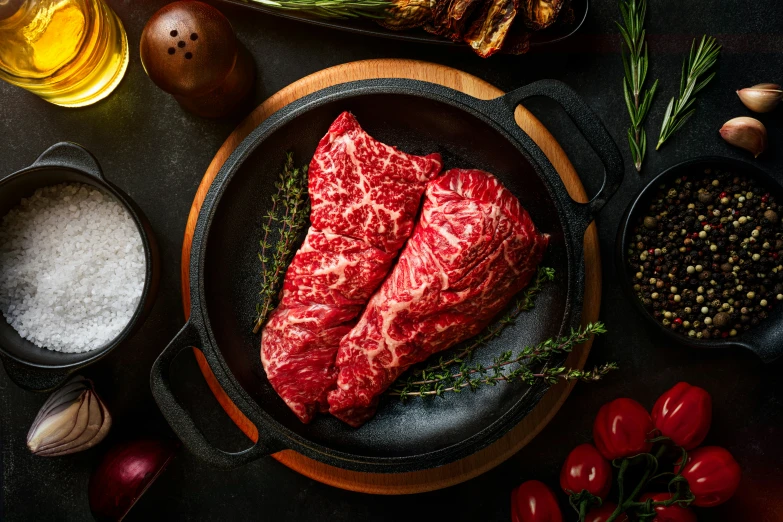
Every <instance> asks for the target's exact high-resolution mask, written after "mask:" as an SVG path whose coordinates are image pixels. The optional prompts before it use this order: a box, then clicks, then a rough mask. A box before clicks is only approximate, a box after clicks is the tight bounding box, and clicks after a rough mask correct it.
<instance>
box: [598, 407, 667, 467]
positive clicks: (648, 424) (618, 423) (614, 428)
mask: <svg viewBox="0 0 783 522" xmlns="http://www.w3.org/2000/svg"><path fill="white" fill-rule="evenodd" d="M654 430H655V426H654V425H653V422H652V419H651V418H650V414H649V413H647V410H645V409H644V406H642V405H641V404H639V403H638V402H636V401H635V400H633V399H615V400H613V401H612V402H609V403H607V404H604V405H603V406H601V409H600V410H598V415H596V417H595V423H594V424H593V441H594V442H595V445H596V447H597V448H598V451H600V452H601V455H603V456H604V457H606V458H607V459H609V460H613V459H619V458H622V457H631V456H633V455H638V454H639V453H647V452H649V451H650V449H651V448H652V444H651V443H649V442H647V439H648V438H649V437H650V436H651V435H652V432H653V431H654Z"/></svg>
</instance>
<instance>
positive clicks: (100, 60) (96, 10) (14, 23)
mask: <svg viewBox="0 0 783 522" xmlns="http://www.w3.org/2000/svg"><path fill="white" fill-rule="evenodd" d="M127 66H128V39H127V37H126V36H125V29H124V28H123V27H122V22H120V19H119V18H118V17H117V15H116V14H115V13H114V11H112V10H111V8H109V6H108V5H106V4H105V3H104V1H103V0H0V79H2V80H5V81H7V82H9V83H11V84H13V85H18V86H19V87H22V88H24V89H27V90H29V91H30V92H33V93H35V94H37V95H38V96H40V97H41V98H43V99H44V100H47V101H49V102H51V103H54V104H57V105H62V106H65V107H81V106H84V105H89V104H91V103H95V102H97V101H98V100H101V99H103V98H105V97H106V96H108V95H109V93H111V92H112V91H113V90H114V88H115V87H117V84H119V83H120V80H121V79H122V76H123V75H124V74H125V69H126V68H127Z"/></svg>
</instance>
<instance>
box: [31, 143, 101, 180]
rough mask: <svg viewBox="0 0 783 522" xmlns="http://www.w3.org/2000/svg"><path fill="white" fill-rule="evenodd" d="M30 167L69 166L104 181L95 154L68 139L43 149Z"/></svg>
mask: <svg viewBox="0 0 783 522" xmlns="http://www.w3.org/2000/svg"><path fill="white" fill-rule="evenodd" d="M30 167H55V168H70V169H73V170H78V171H79V172H84V173H85V174H89V175H90V176H92V177H94V178H98V179H99V180H101V181H106V178H105V177H104V176H103V170H101V166H100V165H99V164H98V160H97V159H95V156H93V155H92V153H90V151H88V150H87V149H85V148H84V147H82V146H81V145H78V144H76V143H72V142H70V141H61V142H60V143H55V144H54V145H52V146H51V147H49V148H48V149H46V150H45V151H43V153H42V154H41V155H40V156H38V159H36V160H35V161H34V162H33V164H32V165H30Z"/></svg>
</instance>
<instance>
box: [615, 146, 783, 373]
mask: <svg viewBox="0 0 783 522" xmlns="http://www.w3.org/2000/svg"><path fill="white" fill-rule="evenodd" d="M706 169H711V170H712V171H716V170H719V171H728V172H732V173H735V174H738V175H743V176H746V177H748V178H752V179H754V180H756V181H757V182H758V183H759V184H761V185H762V186H764V187H765V188H766V189H767V190H768V191H769V193H770V194H772V195H774V196H775V198H777V200H778V201H783V187H781V185H780V183H778V182H777V181H776V180H775V179H774V178H773V177H772V176H770V175H769V174H767V173H766V172H764V171H763V170H761V169H759V168H758V167H756V166H754V165H751V164H749V163H745V162H744V161H739V160H735V159H730V158H721V157H704V158H696V159H692V160H688V161H684V162H682V163H678V164H677V165H674V166H673V167H669V168H668V169H666V170H665V171H663V172H662V173H661V174H659V175H658V176H656V177H655V178H654V179H653V180H652V181H650V183H648V184H647V186H646V187H644V189H642V191H641V192H640V193H639V195H638V196H637V197H636V198H635V199H634V200H633V201H632V202H631V204H630V205H629V206H628V209H627V210H626V211H625V214H624V215H623V218H622V220H621V221H620V229H619V231H618V232H617V241H616V251H615V260H616V263H617V268H618V271H619V274H620V285H621V286H622V288H623V292H624V293H625V294H626V296H627V297H628V299H629V300H630V301H631V302H632V303H633V305H634V307H635V308H636V309H637V310H638V311H639V313H640V314H642V316H644V317H645V318H646V319H647V321H648V322H649V323H650V324H651V325H653V326H654V328H656V329H657V330H659V331H660V332H662V333H663V334H664V335H665V336H666V337H668V338H669V339H671V340H672V341H675V342H678V343H680V344H685V345H687V346H692V347H694V348H725V347H729V346H741V347H743V348H747V349H748V350H751V351H753V352H755V353H756V354H758V356H759V357H761V358H762V360H764V361H765V362H770V361H773V360H775V359H777V358H778V357H780V356H781V355H783V305H778V306H776V307H775V308H774V309H773V311H772V313H771V314H770V316H769V317H768V318H767V319H766V320H764V321H763V322H761V323H759V325H758V326H756V327H755V328H752V329H750V330H748V331H747V332H743V333H741V334H740V335H737V336H735V337H727V338H725V339H710V340H702V339H693V338H691V337H687V336H685V335H682V334H679V333H677V332H674V331H672V330H670V329H669V328H666V327H664V326H663V325H662V324H661V323H659V322H658V321H657V320H656V319H655V318H654V317H653V316H652V314H650V312H648V311H647V309H646V308H645V307H644V306H643V305H642V303H641V301H640V300H639V298H638V297H637V296H636V293H635V292H634V290H633V283H632V282H631V281H632V278H633V273H632V270H631V268H630V266H629V265H628V259H627V257H626V256H627V252H628V244H629V239H630V238H631V234H632V233H633V229H634V227H635V226H636V224H637V223H638V222H639V219H640V218H642V217H643V216H644V215H645V213H646V211H647V209H648V208H649V205H650V202H651V200H652V198H653V197H654V196H655V193H656V192H657V191H658V186H659V185H663V184H668V183H669V182H671V181H672V180H673V179H675V178H678V177H680V176H685V175H687V176H697V175H700V174H703V173H704V171H705V170H706Z"/></svg>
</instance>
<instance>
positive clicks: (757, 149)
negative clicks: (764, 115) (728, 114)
mask: <svg viewBox="0 0 783 522" xmlns="http://www.w3.org/2000/svg"><path fill="white" fill-rule="evenodd" d="M720 135H721V137H722V138H723V139H724V140H726V142H728V143H730V144H731V145H734V146H736V147H740V148H742V149H745V150H747V151H748V152H750V153H751V154H753V157H756V158H757V157H758V156H759V154H761V153H762V152H764V150H766V148H767V128H766V127H764V124H763V123H761V122H760V121H759V120H757V119H755V118H748V117H747V116H740V117H739V118H734V119H731V120H729V121H727V122H726V123H724V124H723V127H721V129H720Z"/></svg>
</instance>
